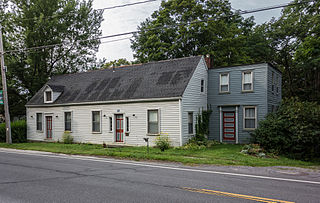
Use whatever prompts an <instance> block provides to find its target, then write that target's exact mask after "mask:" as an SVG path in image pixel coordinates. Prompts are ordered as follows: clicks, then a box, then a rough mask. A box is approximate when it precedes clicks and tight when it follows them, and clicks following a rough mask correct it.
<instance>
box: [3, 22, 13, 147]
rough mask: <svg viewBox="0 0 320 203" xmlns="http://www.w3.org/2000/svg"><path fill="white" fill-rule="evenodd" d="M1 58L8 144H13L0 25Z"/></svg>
mask: <svg viewBox="0 0 320 203" xmlns="http://www.w3.org/2000/svg"><path fill="white" fill-rule="evenodd" d="M0 56H1V64H0V65H1V78H2V89H3V104H4V114H5V118H6V142H7V143H8V144H11V143H12V139H11V124H10V113H9V104H8V90H7V79H6V70H5V67H4V51H3V42H2V26H1V25H0Z"/></svg>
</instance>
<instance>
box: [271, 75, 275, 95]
mask: <svg viewBox="0 0 320 203" xmlns="http://www.w3.org/2000/svg"><path fill="white" fill-rule="evenodd" d="M274 84H275V80H274V72H273V71H272V88H271V91H272V92H273V91H274Z"/></svg>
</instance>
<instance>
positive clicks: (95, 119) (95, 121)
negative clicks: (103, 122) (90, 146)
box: [92, 111, 101, 133]
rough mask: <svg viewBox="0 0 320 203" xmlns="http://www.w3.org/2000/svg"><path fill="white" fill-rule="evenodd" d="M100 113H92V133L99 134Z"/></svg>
mask: <svg viewBox="0 0 320 203" xmlns="http://www.w3.org/2000/svg"><path fill="white" fill-rule="evenodd" d="M100 127H101V126H100V111H92V132H98V133H99V132H101V129H100Z"/></svg>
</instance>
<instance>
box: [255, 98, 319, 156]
mask: <svg viewBox="0 0 320 203" xmlns="http://www.w3.org/2000/svg"><path fill="white" fill-rule="evenodd" d="M252 138H253V139H252V141H253V142H254V143H259V144H260V145H261V146H262V147H263V148H264V149H265V150H267V151H268V152H272V153H275V154H282V155H286V156H289V157H292V158H296V159H303V160H307V159H313V158H319V154H320V106H319V104H317V103H313V102H301V101H299V100H298V99H297V98H291V99H286V100H284V101H283V103H282V104H281V106H280V108H279V110H278V111H277V112H276V113H272V114H269V115H268V116H267V117H266V119H265V120H263V121H261V122H260V123H259V128H257V129H256V130H255V131H254V132H253V133H252Z"/></svg>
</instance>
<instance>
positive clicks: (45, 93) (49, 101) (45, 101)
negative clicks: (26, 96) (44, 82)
mask: <svg viewBox="0 0 320 203" xmlns="http://www.w3.org/2000/svg"><path fill="white" fill-rule="evenodd" d="M49 92H50V94H51V100H48V98H47V93H49ZM52 102H53V92H52V90H50V89H49V90H45V91H44V103H52Z"/></svg>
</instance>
